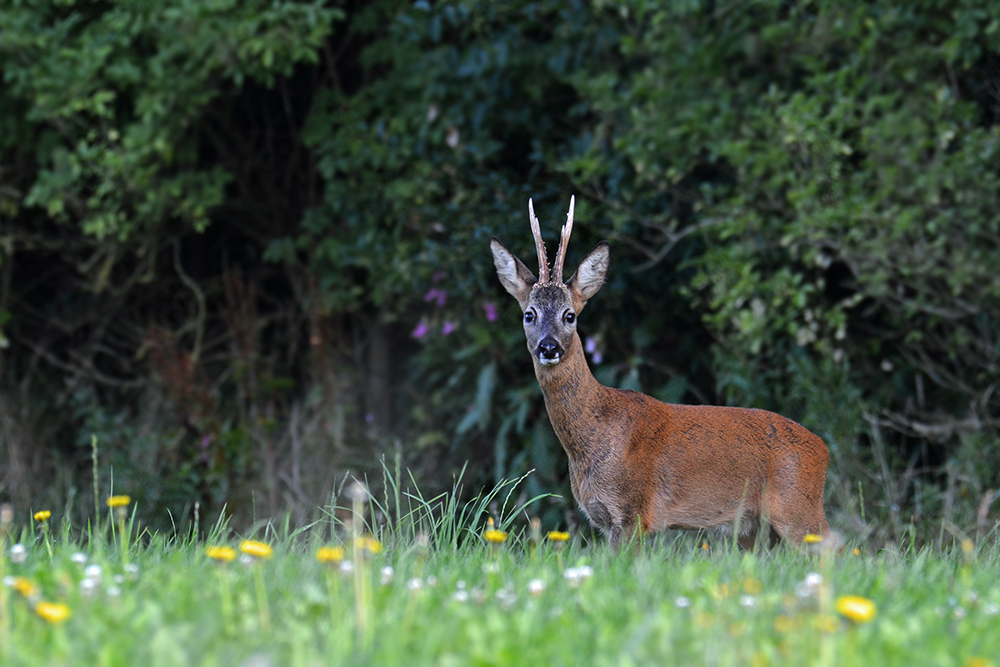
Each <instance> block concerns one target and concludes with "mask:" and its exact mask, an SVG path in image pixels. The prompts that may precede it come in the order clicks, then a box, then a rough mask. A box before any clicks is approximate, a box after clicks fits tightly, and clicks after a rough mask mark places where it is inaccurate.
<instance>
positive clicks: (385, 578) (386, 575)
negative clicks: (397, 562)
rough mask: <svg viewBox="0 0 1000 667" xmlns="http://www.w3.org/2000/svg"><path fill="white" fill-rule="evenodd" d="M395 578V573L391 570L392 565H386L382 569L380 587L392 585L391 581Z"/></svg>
mask: <svg viewBox="0 0 1000 667" xmlns="http://www.w3.org/2000/svg"><path fill="white" fill-rule="evenodd" d="M395 577H396V571H395V570H393V569H392V565H386V566H385V567H383V568H382V579H381V581H382V585H383V586H388V585H389V584H391V583H392V580H393V579H394V578H395Z"/></svg>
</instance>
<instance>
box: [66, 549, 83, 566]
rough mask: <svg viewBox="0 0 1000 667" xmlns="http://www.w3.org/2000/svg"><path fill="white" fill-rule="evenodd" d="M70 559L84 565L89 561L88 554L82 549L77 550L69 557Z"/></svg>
mask: <svg viewBox="0 0 1000 667" xmlns="http://www.w3.org/2000/svg"><path fill="white" fill-rule="evenodd" d="M69 559H70V560H71V561H73V562H74V563H76V564H77V565H83V564H84V563H86V562H87V554H85V553H83V552H82V551H77V552H75V553H73V554H72V555H71V556H70V557H69Z"/></svg>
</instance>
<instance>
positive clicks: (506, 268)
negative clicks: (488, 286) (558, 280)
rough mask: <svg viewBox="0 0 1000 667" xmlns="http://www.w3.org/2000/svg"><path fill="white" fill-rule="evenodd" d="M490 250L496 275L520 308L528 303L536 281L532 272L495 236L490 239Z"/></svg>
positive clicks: (522, 308)
mask: <svg viewBox="0 0 1000 667" xmlns="http://www.w3.org/2000/svg"><path fill="white" fill-rule="evenodd" d="M490 251H492V252H493V264H494V265H495V266H496V267H497V277H499V278H500V282H501V283H502V284H503V286H504V289H506V290H507V292H508V293H509V294H510V295H511V296H512V297H514V298H515V299H517V302H518V303H519V304H521V310H524V307H525V306H526V305H527V304H528V295H529V294H530V293H531V287H532V286H533V285H534V284H535V283H536V282H538V279H537V278H535V276H534V274H533V273H531V271H530V270H529V269H528V267H526V266H525V265H524V262H522V261H521V260H519V259H518V258H517V257H515V256H514V255H513V254H512V253H511V252H510V250H507V248H505V247H504V246H503V244H502V243H500V241H498V240H497V237H495V236H494V237H493V238H491V239H490Z"/></svg>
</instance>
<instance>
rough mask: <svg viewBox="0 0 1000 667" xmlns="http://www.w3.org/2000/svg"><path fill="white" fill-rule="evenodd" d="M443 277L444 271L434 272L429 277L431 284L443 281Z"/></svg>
mask: <svg viewBox="0 0 1000 667" xmlns="http://www.w3.org/2000/svg"><path fill="white" fill-rule="evenodd" d="M444 275H445V274H444V271H435V272H434V275H433V276H431V282H432V283H435V284H437V283H439V282H441V281H442V280H444Z"/></svg>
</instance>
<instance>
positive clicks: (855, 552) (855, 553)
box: [854, 547, 861, 556]
mask: <svg viewBox="0 0 1000 667" xmlns="http://www.w3.org/2000/svg"><path fill="white" fill-rule="evenodd" d="M854 555H855V556H860V555H861V549H860V548H858V547H854Z"/></svg>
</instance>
